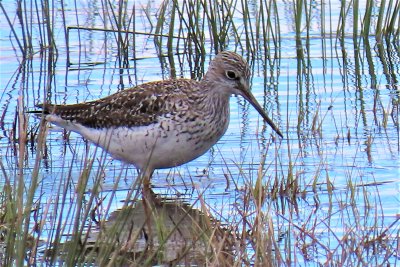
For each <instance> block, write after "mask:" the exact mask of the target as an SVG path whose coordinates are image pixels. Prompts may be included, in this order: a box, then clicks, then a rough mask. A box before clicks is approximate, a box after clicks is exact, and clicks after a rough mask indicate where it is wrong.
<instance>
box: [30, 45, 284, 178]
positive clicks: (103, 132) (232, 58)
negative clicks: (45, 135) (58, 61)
mask: <svg viewBox="0 0 400 267" xmlns="http://www.w3.org/2000/svg"><path fill="white" fill-rule="evenodd" d="M250 74H251V73H250V68H249V66H248V64H247V62H246V61H245V60H244V59H243V58H242V57H241V56H240V55H238V54H236V53H234V52H229V51H224V52H221V53H219V54H218V55H217V56H216V57H215V58H214V60H212V61H211V63H210V66H209V68H208V71H207V73H206V74H205V76H204V77H203V78H202V79H201V80H200V81H196V80H190V79H170V80H164V81H155V82H148V83H144V84H141V85H138V86H135V87H133V88H130V89H126V90H123V91H121V92H118V93H115V94H112V95H110V96H107V97H105V98H101V99H98V100H95V101H90V102H85V103H79V104H71V105H54V104H41V105H38V107H39V108H41V111H36V113H42V114H43V115H44V116H45V119H46V120H47V121H49V122H51V123H53V124H55V125H57V126H60V127H63V128H65V129H67V130H70V131H73V132H76V133H78V134H80V135H82V136H83V137H84V138H86V139H87V140H89V141H91V142H93V143H94V144H96V145H97V146H99V147H102V148H103V149H105V150H106V151H107V152H109V153H110V154H111V156H112V157H113V158H115V159H119V160H122V161H124V162H127V163H130V164H133V165H134V166H136V168H138V169H139V174H140V175H142V177H143V179H145V180H144V181H147V182H148V183H149V182H150V181H149V179H150V177H151V175H152V173H153V171H154V170H156V169H163V168H171V167H176V166H179V165H182V164H184V163H187V162H189V161H192V160H193V159H195V158H197V157H199V156H201V155H203V154H204V153H205V152H206V151H207V150H209V149H210V148H211V147H212V146H213V145H214V144H215V143H216V142H217V141H218V140H219V139H220V138H221V137H222V136H223V135H224V133H225V131H226V130H227V128H228V124H229V98H230V96H231V95H241V96H242V97H244V98H245V99H246V100H247V101H248V102H250V104H251V105H252V106H253V107H254V108H255V109H256V110H257V111H258V112H259V113H260V115H261V116H262V117H263V119H264V120H265V121H266V122H267V123H268V124H269V125H270V126H271V128H272V129H273V130H274V131H275V132H276V133H277V134H278V135H279V136H280V137H282V133H281V132H280V131H279V129H278V127H277V126H276V125H275V124H274V123H273V122H272V120H271V119H270V118H269V117H268V115H267V114H266V113H265V111H264V110H263V108H262V107H261V106H260V104H259V103H258V102H257V101H256V99H255V97H254V96H253V94H252V93H251V91H250ZM146 179H147V180H146Z"/></svg>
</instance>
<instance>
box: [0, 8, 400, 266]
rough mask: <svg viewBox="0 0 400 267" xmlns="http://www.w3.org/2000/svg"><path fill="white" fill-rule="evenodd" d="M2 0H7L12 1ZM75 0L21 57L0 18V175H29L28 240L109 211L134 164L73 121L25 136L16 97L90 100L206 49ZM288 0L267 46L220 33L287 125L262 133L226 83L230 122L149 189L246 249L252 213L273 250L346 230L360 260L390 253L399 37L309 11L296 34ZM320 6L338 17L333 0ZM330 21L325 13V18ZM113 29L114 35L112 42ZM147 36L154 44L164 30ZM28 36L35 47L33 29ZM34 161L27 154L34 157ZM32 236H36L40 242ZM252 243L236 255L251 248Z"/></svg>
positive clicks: (330, 239) (328, 244)
mask: <svg viewBox="0 0 400 267" xmlns="http://www.w3.org/2000/svg"><path fill="white" fill-rule="evenodd" d="M146 4H147V3H144V5H146ZM3 5H7V6H8V8H9V9H8V10H10V12H11V11H12V10H14V11H15V6H14V4H13V3H3ZM82 5H84V6H82V7H81V8H79V12H78V13H75V12H74V11H73V10H75V9H74V8H73V3H70V2H69V1H67V3H66V6H68V7H69V8H68V9H66V11H65V12H67V15H68V16H67V17H66V18H65V19H66V20H67V22H66V25H69V26H76V25H80V27H81V28H80V29H78V28H70V29H65V31H66V32H68V46H67V45H66V43H67V40H66V39H65V35H64V28H63V27H61V26H60V25H63V18H62V17H61V16H57V20H56V21H55V22H54V23H55V25H56V26H55V28H57V27H58V26H60V31H58V32H56V33H57V34H56V35H55V36H54V38H55V40H56V42H57V53H54V54H50V53H48V51H47V50H46V49H43V50H42V51H41V52H37V53H35V54H33V55H32V57H31V58H30V59H29V60H27V61H25V62H21V61H17V60H15V58H16V54H17V56H19V52H18V49H15V48H16V46H17V45H16V44H15V42H10V38H9V37H8V36H9V35H10V32H9V30H8V25H7V24H5V23H6V21H4V20H2V21H1V22H0V23H2V24H3V25H1V27H0V33H1V38H0V44H1V49H2V54H1V66H2V67H1V68H0V81H1V85H2V88H4V89H5V90H4V92H3V93H2V94H1V95H0V102H1V107H0V114H1V118H2V119H1V122H0V127H1V132H0V138H1V139H0V156H1V159H0V162H1V166H0V167H1V174H0V177H2V178H1V180H0V185H1V186H2V187H3V186H6V185H8V184H10V185H18V184H20V183H21V181H20V180H18V177H20V176H19V175H20V174H23V176H22V177H23V183H24V189H23V190H25V191H26V192H28V191H29V190H28V189H29V188H30V186H31V183H34V184H37V190H35V192H34V195H35V196H34V211H35V212H33V213H32V223H31V226H30V228H29V229H40V230H36V231H33V230H32V231H31V232H32V233H33V236H35V238H38V239H40V240H54V239H55V238H56V237H58V235H61V236H62V238H61V240H62V241H66V240H68V238H69V237H70V235H71V234H72V233H73V230H74V229H76V227H77V226H79V225H83V226H84V227H83V228H84V229H85V231H86V230H88V229H87V227H88V225H89V222H85V221H83V222H82V221H80V219H79V216H80V215H82V214H84V213H85V212H86V211H87V210H92V209H93V208H94V207H96V209H95V210H96V216H98V220H99V221H100V220H103V219H105V220H106V219H109V220H111V221H112V218H114V214H113V213H111V212H112V211H114V210H116V209H117V208H121V207H122V206H123V205H124V203H125V200H126V199H127V198H128V199H130V197H132V198H134V196H135V194H137V192H138V191H137V190H131V189H135V188H137V184H136V177H137V172H136V170H135V169H134V168H133V167H132V166H125V165H123V164H122V163H120V162H118V161H115V160H112V159H111V158H110V157H109V156H108V155H106V154H104V153H103V152H102V151H101V150H99V149H96V148H95V147H93V146H91V145H90V144H88V143H87V142H86V141H84V140H83V139H82V138H81V137H80V136H79V135H77V134H74V133H66V132H64V131H60V130H57V129H50V130H49V131H48V132H47V133H46V139H45V140H44V141H43V140H42V141H43V143H41V141H40V139H39V138H38V137H37V136H38V133H39V132H40V130H41V129H44V128H43V127H42V128H40V127H39V125H40V121H39V119H37V118H34V117H32V116H29V115H26V114H25V113H24V111H25V109H28V110H29V109H33V108H34V105H35V104H37V103H41V102H43V101H50V102H52V103H78V102H82V101H87V100H93V99H97V98H100V97H104V96H106V95H109V94H111V93H113V92H116V91H118V90H123V89H124V88H127V87H130V86H134V85H136V84H141V83H143V82H148V81H154V80H159V79H166V78H169V77H170V76H176V77H192V78H196V79H198V78H200V77H201V76H202V74H203V71H204V69H206V68H207V64H208V62H209V59H210V58H211V57H212V56H213V55H212V54H211V53H207V54H201V53H200V54H199V53H192V51H189V52H190V53H189V52H187V51H186V50H184V49H182V46H180V43H179V39H176V40H174V41H173V45H174V46H176V47H179V49H181V50H177V51H174V52H176V53H175V54H174V55H173V56H171V55H170V56H161V57H160V56H159V55H160V54H162V55H165V54H166V53H165V52H166V51H165V50H162V51H160V50H159V47H158V46H155V45H154V38H153V36H150V35H144V34H136V35H134V34H132V33H129V32H127V33H126V34H124V35H123V36H119V35H117V34H116V33H115V32H112V31H110V32H105V31H100V30H88V29H85V28H82V27H90V28H93V27H100V28H104V27H103V22H102V18H104V17H103V15H101V14H100V13H99V12H98V10H99V9H101V8H100V7H98V6H96V3H94V2H93V3H92V2H90V4H89V5H87V6H85V4H82ZM158 7H159V6H158V5H155V6H148V8H149V9H148V12H150V13H155V12H156V11H157V10H158ZM292 7H293V5H292V3H290V4H285V3H282V8H283V9H284V11H285V14H288V16H285V17H283V18H281V20H284V21H286V22H281V25H285V26H284V27H281V39H280V42H279V47H271V48H269V49H266V50H263V49H260V50H258V51H256V52H255V53H254V52H250V51H247V50H246V49H244V47H236V45H235V42H233V41H231V42H230V43H229V46H228V47H227V49H231V50H235V49H238V51H239V52H243V53H244V54H245V56H247V57H248V59H249V62H250V63H251V65H252V69H253V79H252V90H253V93H254V95H255V96H256V98H257V99H258V100H259V102H260V103H263V105H264V108H265V109H266V110H267V111H268V113H269V114H270V115H271V117H272V118H273V120H274V121H276V122H277V123H278V124H279V126H280V128H281V130H282V132H285V133H286V135H285V137H286V138H285V139H283V140H282V141H280V140H276V139H274V137H272V136H271V131H270V129H269V128H268V127H266V125H264V123H263V122H262V120H261V118H260V117H259V116H258V114H257V112H256V111H255V110H253V109H252V107H251V106H250V105H249V104H248V103H246V102H245V101H243V99H241V98H236V97H233V98H232V99H231V101H232V103H231V123H230V127H229V129H228V131H227V133H226V135H225V136H224V137H223V138H222V140H221V141H220V142H219V143H218V144H217V145H216V146H215V147H214V148H213V149H212V150H211V151H210V152H208V153H207V154H205V155H204V156H202V157H200V158H199V159H197V160H195V161H193V162H191V163H188V164H186V165H184V166H181V167H178V168H174V169H171V170H159V171H157V172H156V173H155V175H154V177H153V179H152V183H153V185H154V191H155V192H156V193H157V194H159V195H162V196H164V197H170V198H173V199H175V198H176V197H178V198H180V199H185V201H187V202H188V203H191V205H193V206H194V207H195V208H200V209H201V210H204V208H205V207H206V208H207V210H208V211H209V212H210V214H212V216H213V217H214V218H216V219H217V220H219V221H221V222H223V223H224V224H227V225H229V226H230V227H231V228H232V229H234V232H235V233H236V234H237V236H239V237H240V238H239V239H241V242H243V243H241V244H240V245H241V246H240V247H241V248H242V247H248V248H249V250H248V251H247V253H249V254H251V255H256V254H257V253H259V251H258V250H257V249H259V248H258V247H257V245H256V242H254V238H252V237H253V236H252V235H251V234H250V233H257V231H256V230H257V228H256V227H254V225H259V227H261V226H262V228H263V229H271V232H272V233H274V236H273V237H271V238H273V239H274V241H276V242H278V243H279V246H278V247H274V248H273V251H274V252H275V253H276V254H274V255H275V256H274V260H276V261H277V262H281V263H282V262H285V263H287V264H289V263H293V262H306V263H317V264H318V263H320V264H324V263H325V262H338V263H340V262H341V260H343V259H340V255H341V250H345V249H346V248H347V246H345V244H348V243H350V242H355V243H357V242H358V243H357V244H356V246H355V247H358V248H359V249H360V250H361V252H360V253H361V255H363V257H364V256H365V257H367V259H368V261H369V262H370V263H371V264H372V265H375V264H381V263H385V262H386V261H388V262H390V263H392V264H395V263H396V262H397V253H398V251H397V248H396V242H397V238H398V229H399V224H398V221H397V220H398V214H399V208H398V207H399V200H398V198H399V180H398V177H399V151H400V141H399V139H400V137H399V76H400V54H399V47H398V43H396V42H387V41H386V40H380V42H376V40H375V38H373V37H371V38H369V39H368V38H363V39H353V38H347V37H346V36H344V38H341V39H337V38H336V36H332V37H330V35H326V36H324V37H323V38H322V37H321V36H320V35H317V33H319V31H318V29H321V27H326V29H330V28H331V27H332V26H331V25H330V24H328V23H326V24H324V26H322V25H318V24H315V25H314V24H313V27H312V30H311V32H310V33H315V35H314V36H313V37H314V38H309V39H307V38H303V39H297V40H296V39H295V38H293V36H294V35H293V33H294V32H295V31H296V29H295V27H293V28H291V25H293V21H292V20H291V16H290V14H292V13H293V11H292V10H291V8H292ZM319 8H320V7H318V6H316V7H314V9H313V10H312V11H313V12H316V14H314V13H313V14H314V15H316V16H318V10H320V9H319ZM331 8H332V16H333V17H334V18H337V16H339V14H336V13H335V12H339V11H338V10H339V9H338V8H336V7H335V6H334V5H333V6H331ZM57 12H60V11H59V10H58V11H57ZM135 14H136V15H135V17H134V18H133V19H134V21H135V30H136V31H141V32H150V31H151V30H152V28H151V25H148V24H146V23H145V22H146V20H145V19H144V18H145V17H146V14H145V11H144V10H143V9H140V10H139V9H137V10H136V13H135ZM76 15H77V16H76ZM335 15H337V16H335ZM76 20H79V21H78V22H80V23H78V22H77V21H76ZM320 21H321V22H322V21H323V20H322V19H321V20H320ZM331 23H332V24H333V25H336V24H335V21H334V20H333V21H332V22H331ZM83 24H84V25H83ZM32 27H35V26H32ZM36 27H38V26H36ZM110 28H111V27H110ZM35 29H36V28H35ZM175 34H176V35H179V33H175ZM207 34H210V33H207ZM328 36H329V38H328ZM209 37H210V36H207V38H209ZM120 38H123V39H124V41H125V42H123V43H124V44H126V47H123V46H122V45H121V42H117V40H120ZM207 38H206V39H207ZM242 38H245V37H244V36H242ZM160 40H161V41H162V42H163V44H164V46H161V47H165V46H166V40H165V38H164V39H163V38H162V37H159V39H158V41H160ZM207 40H209V39H207ZM35 41H36V42H35V44H36V45H37V46H38V47H39V45H38V44H40V43H41V40H40V38H38V39H37V40H36V39H35ZM269 45H270V44H269ZM13 46H14V47H13ZM37 49H38V50H39V48H37ZM164 49H166V48H164ZM166 50H167V49H166ZM278 50H279V51H278ZM246 52H247V54H246ZM124 53H126V54H124ZM271 55H273V56H271ZM52 57H53V58H52ZM54 57H57V60H56V61H54V60H53V59H54ZM18 58H19V57H18ZM54 62H56V63H54ZM204 64H205V65H204ZM25 115H26V116H25ZM24 120H26V121H24ZM21 125H22V126H23V127H21ZM24 132H26V133H27V135H26V136H25V135H24V134H23V133H24ZM23 138H26V140H24V139H23ZM21 142H22V144H25V142H26V144H27V145H26V146H24V145H21ZM24 149H26V153H25V152H24ZM39 151H43V155H41V154H40V153H39ZM38 162H39V164H40V165H39V166H40V168H36V167H35V166H36V165H35V164H38ZM36 171H38V176H37V177H38V179H37V180H35V178H34V177H36V176H35V175H36V173H35V172H36ZM260 185H261V186H260ZM5 188H6V187H5ZM80 190H82V191H80ZM3 191H4V192H6V191H7V190H3ZM131 194H133V195H131ZM5 196H6V195H5V194H3V195H1V199H3V198H5ZM200 200H201V201H200ZM110 213H111V215H109V214H110ZM110 217H111V218H110ZM33 222H35V223H33ZM54 229H56V231H54ZM254 235H255V234H254ZM264 238H265V239H267V237H264ZM41 246H43V245H42V244H40V245H39V248H36V249H37V250H38V251H39V252H40V251H45V249H44V248H42V247H41ZM44 246H48V247H47V249H48V248H49V247H50V246H51V245H44ZM288 246H289V247H290V248H291V249H290V250H287V247H288ZM33 247H35V246H33ZM1 254H2V252H1V251H0V255H1ZM350 254H351V253H350ZM251 255H250V256H248V258H251V259H252V260H253V262H254V261H256V259H255V258H257V257H256V256H251ZM351 255H353V257H357V255H360V254H357V252H356V251H355V252H353V254H351ZM243 258H246V257H245V256H243ZM236 260H238V259H236ZM240 260H243V259H240ZM243 261H244V260H243Z"/></svg>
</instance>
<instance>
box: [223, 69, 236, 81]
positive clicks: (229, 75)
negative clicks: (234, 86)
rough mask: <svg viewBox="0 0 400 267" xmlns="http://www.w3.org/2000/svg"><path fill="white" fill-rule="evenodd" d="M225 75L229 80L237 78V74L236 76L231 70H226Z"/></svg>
mask: <svg viewBox="0 0 400 267" xmlns="http://www.w3.org/2000/svg"><path fill="white" fill-rule="evenodd" d="M225 75H226V77H227V78H228V79H230V80H236V79H238V76H237V75H236V73H235V72H234V71H232V70H227V71H226V72H225Z"/></svg>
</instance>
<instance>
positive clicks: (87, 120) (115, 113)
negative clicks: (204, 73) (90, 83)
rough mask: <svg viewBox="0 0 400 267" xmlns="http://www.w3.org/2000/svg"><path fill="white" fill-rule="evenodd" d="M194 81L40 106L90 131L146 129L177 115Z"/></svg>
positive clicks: (154, 84)
mask: <svg viewBox="0 0 400 267" xmlns="http://www.w3.org/2000/svg"><path fill="white" fill-rule="evenodd" d="M196 83H197V82H196V81H192V80H185V79H181V80H166V81H157V82H150V83H145V84H142V85H139V86H136V87H133V88H130V89H126V90H124V91H121V92H118V93H115V94H113V95H110V96H108V97H105V98H102V99H98V100H95V101H90V102H86V103H80V104H72V105H51V104H46V105H39V107H40V108H42V109H43V110H44V113H47V114H55V115H58V116H60V117H61V118H62V119H64V120H68V121H72V122H77V123H80V124H82V125H84V126H86V127H90V128H96V129H99V128H105V127H106V128H111V127H118V126H127V127H135V126H146V125H150V124H152V123H156V122H157V121H158V118H159V117H160V116H163V115H166V114H171V113H174V112H177V108H178V107H177V105H176V104H177V103H179V102H182V101H185V99H187V94H185V92H184V91H185V90H182V89H184V88H187V87H191V86H195V84H196Z"/></svg>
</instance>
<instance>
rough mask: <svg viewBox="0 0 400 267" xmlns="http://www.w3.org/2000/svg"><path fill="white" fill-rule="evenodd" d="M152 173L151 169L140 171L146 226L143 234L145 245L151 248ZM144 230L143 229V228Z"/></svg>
mask: <svg viewBox="0 0 400 267" xmlns="http://www.w3.org/2000/svg"><path fill="white" fill-rule="evenodd" d="M151 175H152V171H151V172H149V171H145V172H143V173H142V186H143V187H142V203H143V209H144V213H145V214H144V215H145V216H146V218H145V226H147V231H145V234H146V236H147V239H146V241H147V246H148V248H149V249H150V250H151V249H152V248H153V231H152V227H151V223H152V221H154V220H152V218H153V216H154V214H153V210H154V201H153V195H154V193H153V191H152V190H151V184H150V178H151ZM144 230H145V229H144Z"/></svg>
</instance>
